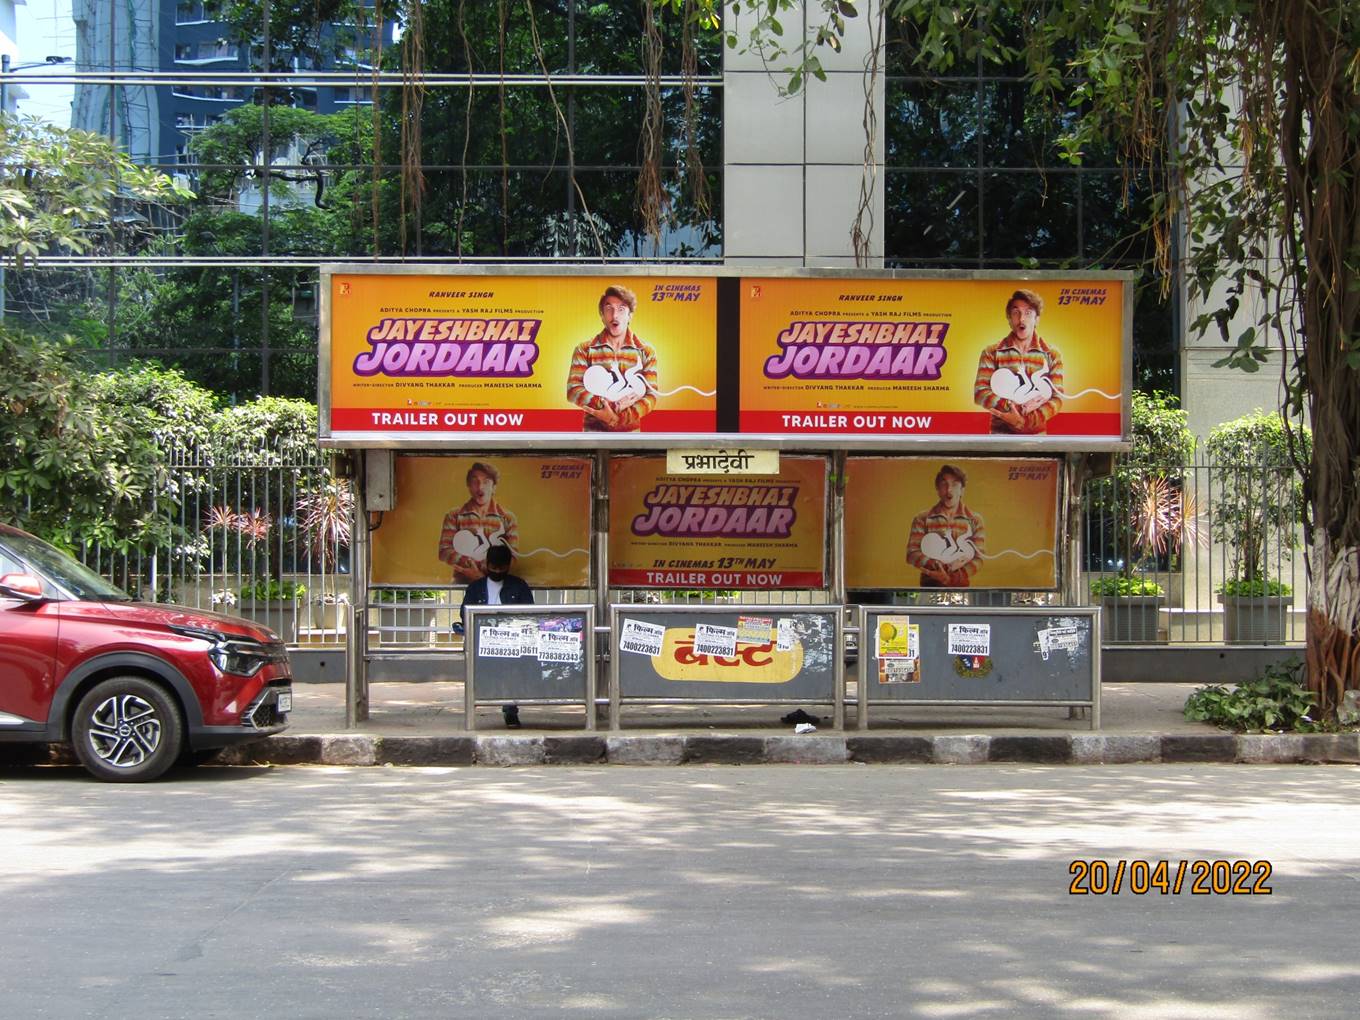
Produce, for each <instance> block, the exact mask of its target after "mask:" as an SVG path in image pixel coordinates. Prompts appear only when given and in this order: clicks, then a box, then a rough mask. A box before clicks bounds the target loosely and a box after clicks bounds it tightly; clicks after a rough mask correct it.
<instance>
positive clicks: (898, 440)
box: [317, 263, 1134, 454]
mask: <svg viewBox="0 0 1360 1020" xmlns="http://www.w3.org/2000/svg"><path fill="white" fill-rule="evenodd" d="M337 275H361V276H391V277H400V276H446V277H450V278H457V277H492V276H494V277H526V276H551V277H598V276H602V275H610V276H614V277H617V278H619V279H620V280H627V279H630V278H632V279H648V278H651V279H657V280H665V279H667V278H676V277H711V278H715V279H717V280H719V281H720V284H719V287H720V290H719V295H720V296H719V313H718V318H719V321H718V323H717V325H716V329H717V345H718V350H717V351H716V352H715V358H716V362H717V371H718V377H719V379H720V380H721V379H723V378H725V377H728V376H736V377H739V370H738V368H737V365H738V360H737V359H738V355H739V350H738V349H736V345H735V344H731V343H728V344H726V346H725V344H724V337H726V336H731V335H736V334H737V332H738V331H739V323H735V322H728V321H726V320H727V319H728V318H735V317H737V316H738V315H739V307H736V306H735V305H734V306H732V307H728V308H726V310H724V307H723V299H722V297H721V294H722V290H721V287H722V286H723V284H722V283H721V281H731V282H730V284H729V286H731V287H733V288H734V289H737V290H739V287H740V281H741V280H742V279H743V278H747V279H757V278H764V279H776V278H794V279H831V280H845V281H864V282H883V281H931V280H939V281H951V282H958V281H969V280H976V281H985V282H992V283H995V282H998V281H1013V282H1014V283H1015V284H1017V285H1021V284H1024V283H1026V282H1032V283H1053V282H1057V281H1072V282H1078V283H1086V282H1092V283H1094V282H1100V281H1106V282H1118V283H1119V284H1120V285H1121V290H1122V293H1123V309H1122V316H1121V322H1122V335H1121V337H1120V354H1119V362H1120V370H1119V374H1120V384H1121V385H1120V394H1121V396H1120V422H1121V425H1120V430H1121V435H1120V437H1119V438H1118V439H1114V438H1110V437H1105V436H1096V437H1091V436H1079V435H1051V436H1050V435H994V434H952V433H951V434H947V435H928V434H919V435H918V434H911V435H902V434H887V435H878V434H860V435H850V434H827V435H776V434H759V433H742V432H740V431H739V430H737V429H735V428H734V429H733V431H728V432H705V433H682V432H677V433H658V432H633V433H608V432H583V433H569V432H516V433H505V432H500V433H497V432H475V433H457V434H453V433H442V434H441V433H437V432H436V433H405V432H380V431H358V430H355V431H345V432H337V431H336V430H335V429H333V428H332V414H333V410H334V406H333V394H332V390H331V383H332V371H331V370H332V354H333V350H332V330H333V326H334V315H335V309H334V307H333V299H332V280H333V278H334V277H335V276H337ZM1133 282H1134V275H1133V274H1132V273H1131V272H1128V271H1122V270H1121V271H1089V270H1088V271H1084V272H1059V271H1041V272H1025V271H1019V272H1005V271H997V270H904V269H885V270H868V269H801V268H789V267H771V266H712V265H709V266H703V265H675V264H671V265H655V266H650V265H638V264H637V263H628V264H626V265H616V264H612V263H604V264H601V265H572V266H562V265H553V264H541V263H534V264H529V263H525V264H512V265H504V264H492V263H481V264H457V265H449V264H443V263H437V264H415V263H412V264H402V265H379V266H375V265H372V264H365V263H334V264H330V265H326V266H323V267H322V268H321V271H320V328H319V334H318V344H319V347H318V381H317V382H318V386H317V397H318V419H319V442H320V445H321V446H322V447H327V448H337V449H382V448H393V449H425V450H439V449H464V448H467V447H478V448H482V449H486V450H499V449H512V448H513V449H521V450H540V449H553V450H559V451H564V452H566V451H574V450H583V449H589V450H609V451H625V450H640V449H647V448H651V449H704V448H711V447H713V446H714V445H715V443H716V444H719V445H722V444H727V445H730V444H733V443H740V445H742V446H746V447H751V448H760V449H777V450H787V451H789V452H803V451H827V450H858V451H865V452H870V451H875V450H881V449H885V448H888V449H902V448H903V446H904V445H905V446H906V447H909V448H911V449H921V450H925V449H949V448H954V449H957V448H959V447H967V448H969V449H971V450H975V451H976V452H977V453H979V454H985V453H988V452H998V453H1000V452H1008V451H1013V452H1029V453H1037V452H1045V453H1058V452H1085V453H1099V452H1118V451H1122V450H1126V449H1128V447H1129V444H1130V442H1131V440H1132V433H1131V428H1132V426H1131V417H1130V416H1131V407H1132V396H1131V393H1132V387H1133V344H1132V335H1133V306H1134V292H1133V291H1134V288H1133ZM729 301H730V299H729ZM729 347H730V348H732V349H730V350H729V349H728V348H729ZM729 359H730V360H729ZM723 385H724V384H723V383H722V382H720V383H719V387H720V388H719V397H718V415H719V427H720V428H721V427H722V419H723V417H724V398H723V391H722V386H723ZM727 385H728V386H729V387H730V386H731V384H730V383H728V384H727ZM728 413H729V414H730V415H731V416H732V418H733V420H734V421H735V418H736V415H737V414H738V413H739V407H737V406H735V405H734V406H733V407H732V408H731V409H730V411H729V412H728Z"/></svg>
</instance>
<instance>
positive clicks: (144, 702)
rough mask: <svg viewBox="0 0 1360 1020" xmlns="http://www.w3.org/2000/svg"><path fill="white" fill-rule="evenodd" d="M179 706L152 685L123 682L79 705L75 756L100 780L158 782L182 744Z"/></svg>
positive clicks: (106, 685)
mask: <svg viewBox="0 0 1360 1020" xmlns="http://www.w3.org/2000/svg"><path fill="white" fill-rule="evenodd" d="M183 730H184V727H183V724H182V722H181V721H180V713H179V708H178V706H177V705H176V704H175V703H174V701H173V700H172V699H171V698H170V697H169V696H168V695H167V694H166V693H165V692H164V691H163V690H161V688H159V687H157V686H156V685H155V684H153V683H151V682H150V681H147V680H143V679H142V678H140V677H118V678H115V679H112V680H104V681H102V682H100V683H98V684H96V685H95V686H94V687H93V688H91V690H90V691H89V692H88V693H86V695H85V696H84V697H83V698H81V699H80V704H79V705H78V706H77V707H76V714H75V720H74V734H73V736H74V743H75V750H76V755H77V756H78V757H79V758H80V761H81V764H83V765H84V766H85V767H86V768H87V769H88V770H89V771H90V772H91V773H93V774H94V775H95V776H96V777H97V778H99V779H103V780H107V781H112V782H142V781H145V780H148V779H155V778H156V777H157V776H159V775H161V773H163V772H164V771H165V770H166V769H168V768H169V767H170V766H171V765H173V764H174V763H175V760H176V759H177V758H178V757H179V755H180V751H181V744H182V742H183Z"/></svg>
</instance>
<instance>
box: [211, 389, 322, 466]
mask: <svg viewBox="0 0 1360 1020" xmlns="http://www.w3.org/2000/svg"><path fill="white" fill-rule="evenodd" d="M316 437H317V412H316V405H315V404H312V403H309V402H308V401H306V400H296V399H292V398H289V397H260V398H258V399H256V400H252V401H250V402H249V403H246V404H241V405H238V406H237V407H228V408H226V409H225V410H223V411H222V412H221V413H220V414H219V415H218V416H217V418H216V420H215V421H214V422H213V427H212V443H213V445H214V447H215V449H216V451H217V455H218V456H219V458H221V460H223V461H224V462H227V463H231V462H232V461H233V459H235V458H240V457H241V456H242V453H243V451H251V453H252V454H254V453H255V452H256V451H261V452H262V453H263V459H261V458H260V457H253V458H252V459H253V461H254V462H257V463H259V464H261V465H264V464H266V463H272V464H283V463H290V462H295V461H297V460H299V459H301V458H303V457H305V456H306V455H308V454H310V453H311V452H312V451H313V450H314V449H315V448H316Z"/></svg>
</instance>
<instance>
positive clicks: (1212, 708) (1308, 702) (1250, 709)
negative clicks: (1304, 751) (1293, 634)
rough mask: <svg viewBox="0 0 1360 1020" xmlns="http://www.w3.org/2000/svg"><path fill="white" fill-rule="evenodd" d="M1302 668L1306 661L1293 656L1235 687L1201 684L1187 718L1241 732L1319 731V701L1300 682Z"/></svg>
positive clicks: (1187, 705)
mask: <svg viewBox="0 0 1360 1020" xmlns="http://www.w3.org/2000/svg"><path fill="white" fill-rule="evenodd" d="M1302 671H1303V665H1302V663H1300V662H1299V661H1298V660H1297V659H1293V660H1290V661H1289V662H1286V663H1283V664H1280V665H1276V666H1270V667H1268V668H1267V669H1266V670H1265V672H1264V673H1262V674H1261V676H1259V677H1257V678H1256V679H1254V680H1246V681H1244V682H1242V683H1240V684H1237V685H1236V687H1234V688H1233V689H1232V690H1228V689H1227V688H1226V687H1223V686H1221V685H1219V684H1211V685H1209V686H1208V687H1201V688H1200V689H1199V690H1197V691H1195V692H1194V693H1193V694H1191V695H1190V697H1189V698H1188V699H1187V700H1186V702H1185V717H1186V718H1187V719H1189V720H1191V721H1192V722H1207V723H1212V724H1213V725H1215V726H1219V727H1222V728H1223V729H1229V730H1236V731H1237V732H1239V733H1243V732H1261V731H1272V732H1280V731H1293V732H1296V733H1312V732H1315V731H1316V730H1317V729H1318V728H1319V726H1318V724H1317V721H1316V720H1317V718H1318V712H1317V700H1316V698H1315V697H1314V696H1313V694H1312V693H1311V692H1310V691H1309V690H1308V689H1307V688H1306V687H1304V686H1303V685H1302V684H1301V683H1300V682H1299V678H1300V675H1301V673H1302Z"/></svg>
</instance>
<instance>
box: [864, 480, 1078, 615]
mask: <svg viewBox="0 0 1360 1020" xmlns="http://www.w3.org/2000/svg"><path fill="white" fill-rule="evenodd" d="M1061 474H1062V465H1061V462H1060V461H1058V460H1055V459H1052V458H1048V457H1024V458H1014V459H1007V458H1001V457H950V458H946V457H851V458H850V459H849V460H848V461H847V462H846V490H845V573H846V585H847V586H848V587H851V588H895V589H902V588H1019V589H1025V590H1047V589H1053V588H1056V587H1057V585H1058V570H1057V557H1056V550H1057V536H1058V497H1059V492H1060V488H1059V480H1060V477H1061Z"/></svg>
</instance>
